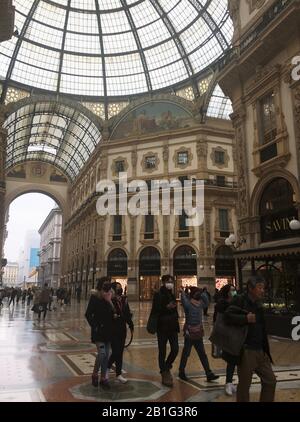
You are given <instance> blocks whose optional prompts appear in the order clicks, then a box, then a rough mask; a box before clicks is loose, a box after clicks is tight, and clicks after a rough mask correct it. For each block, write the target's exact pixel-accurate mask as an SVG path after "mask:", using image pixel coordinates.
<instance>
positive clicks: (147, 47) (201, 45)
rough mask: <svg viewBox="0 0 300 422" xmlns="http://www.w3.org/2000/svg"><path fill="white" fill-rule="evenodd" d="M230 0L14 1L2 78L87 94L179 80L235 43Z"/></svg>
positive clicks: (1, 53)
mask: <svg viewBox="0 0 300 422" xmlns="http://www.w3.org/2000/svg"><path fill="white" fill-rule="evenodd" d="M227 3H228V2H227V0H207V1H205V0H14V5H15V6H16V18H15V25H16V27H17V29H18V32H19V35H16V36H14V37H13V38H12V39H11V40H10V41H7V42H5V43H2V44H1V45H0V80H1V79H2V80H3V81H5V84H6V86H7V85H8V84H9V83H11V82H12V83H15V84H16V83H17V84H18V83H19V84H21V85H22V86H29V87H34V88H38V89H42V90H46V91H50V92H55V93H62V94H71V95H76V96H80V97H97V98H99V97H103V98H107V97H113V98H116V97H119V98H120V97H123V98H124V97H128V96H131V95H136V94H142V93H146V92H152V91H156V90H160V89H163V88H167V87H171V86H174V85H177V84H178V85H180V84H181V83H183V82H185V81H187V82H189V83H190V84H192V85H193V86H194V88H195V89H196V90H197V89H198V88H197V83H196V81H197V79H198V77H199V75H200V74H202V72H203V71H204V70H205V69H206V68H207V67H208V66H210V65H211V63H212V62H214V61H215V60H217V59H218V58H219V57H220V56H222V55H223V53H224V52H225V51H226V50H227V49H228V48H229V47H230V41H231V38H232V34H233V27H232V22H231V19H230V17H229V13H228V8H227Z"/></svg>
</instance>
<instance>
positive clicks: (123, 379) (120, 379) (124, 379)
mask: <svg viewBox="0 0 300 422" xmlns="http://www.w3.org/2000/svg"><path fill="white" fill-rule="evenodd" d="M117 380H118V381H119V382H120V383H121V384H126V382H127V381H128V379H126V378H124V377H122V375H119V376H117Z"/></svg>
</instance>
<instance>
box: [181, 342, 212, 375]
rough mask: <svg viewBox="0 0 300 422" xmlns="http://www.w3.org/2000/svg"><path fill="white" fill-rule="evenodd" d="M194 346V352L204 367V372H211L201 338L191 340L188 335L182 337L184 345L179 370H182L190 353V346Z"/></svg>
mask: <svg viewBox="0 0 300 422" xmlns="http://www.w3.org/2000/svg"><path fill="white" fill-rule="evenodd" d="M193 346H194V347H195V349H196V352H197V353H198V356H199V359H200V361H201V363H202V366H203V368H204V371H205V374H206V375H208V374H210V373H211V369H210V367H209V362H208V358H207V355H206V352H205V349H204V344H203V339H201V340H191V339H190V338H188V337H184V347H183V351H182V355H181V360H180V366H179V371H180V372H184V370H185V367H186V364H187V360H188V357H189V356H190V354H191V350H192V347H193Z"/></svg>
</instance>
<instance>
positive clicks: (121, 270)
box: [107, 249, 127, 277]
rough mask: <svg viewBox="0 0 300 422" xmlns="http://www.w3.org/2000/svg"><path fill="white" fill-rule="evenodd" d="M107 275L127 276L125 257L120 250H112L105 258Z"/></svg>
mask: <svg viewBox="0 0 300 422" xmlns="http://www.w3.org/2000/svg"><path fill="white" fill-rule="evenodd" d="M107 275H108V277H114V276H127V255H126V253H125V252H124V251H123V250H122V249H114V250H113V251H111V252H110V254H109V255H108V258H107Z"/></svg>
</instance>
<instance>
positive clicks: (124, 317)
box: [108, 282, 134, 384]
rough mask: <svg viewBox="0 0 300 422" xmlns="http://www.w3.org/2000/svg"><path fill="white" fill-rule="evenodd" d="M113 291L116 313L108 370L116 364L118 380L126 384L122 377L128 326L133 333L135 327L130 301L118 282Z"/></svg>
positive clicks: (113, 284) (113, 285) (113, 286)
mask: <svg viewBox="0 0 300 422" xmlns="http://www.w3.org/2000/svg"><path fill="white" fill-rule="evenodd" d="M112 289H113V291H114V295H113V298H112V303H113V305H114V308H115V310H116V313H115V315H114V321H113V324H112V340H111V355H110V358H109V361H108V370H109V369H110V368H111V367H112V365H113V363H115V365H116V377H117V380H118V381H119V382H120V383H121V384H125V383H126V382H127V379H126V378H124V377H123V376H122V366H123V353H124V348H125V341H126V333H127V328H126V324H128V326H129V328H130V330H131V331H133V329H134V326H133V322H132V314H131V312H130V308H129V305H128V299H127V297H126V296H124V295H123V288H122V285H121V284H120V283H117V282H115V283H112Z"/></svg>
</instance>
